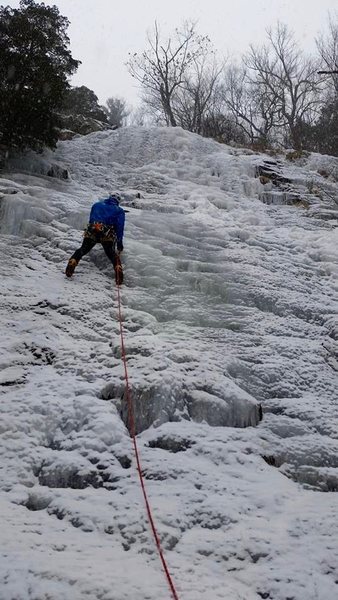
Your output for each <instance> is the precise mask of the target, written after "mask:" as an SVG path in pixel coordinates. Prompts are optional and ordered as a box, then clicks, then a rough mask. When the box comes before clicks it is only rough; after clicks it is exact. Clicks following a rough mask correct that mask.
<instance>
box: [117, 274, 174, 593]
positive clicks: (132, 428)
mask: <svg viewBox="0 0 338 600" xmlns="http://www.w3.org/2000/svg"><path fill="white" fill-rule="evenodd" d="M116 287H117V304H118V319H119V326H120V339H121V354H122V361H123V367H124V377H125V382H126V392H125V396H126V399H127V405H128V421H129V431H130V435H131V437H132V440H133V446H134V453H135V459H136V466H137V472H138V476H139V480H140V485H141V489H142V493H143V498H144V502H145V505H146V509H147V515H148V521H149V524H150V527H151V530H152V532H153V536H154V539H155V543H156V547H157V550H158V553H159V556H160V559H161V563H162V567H163V570H164V572H165V575H166V577H167V581H168V584H169V587H170V591H171V593H172V596H173V598H174V600H179V598H178V595H177V592H176V589H175V586H174V583H173V580H172V578H171V575H170V572H169V569H168V566H167V563H166V560H165V558H164V554H163V550H162V547H161V542H160V538H159V535H158V533H157V529H156V526H155V522H154V518H153V515H152V511H151V507H150V504H149V500H148V495H147V491H146V487H145V483H144V479H143V474H142V468H141V461H140V456H139V451H138V446H137V441H136V430H135V418H134V407H133V402H132V399H131V394H130V387H129V379H128V369H127V359H126V351H125V345H124V336H123V325H122V310H121V295H120V285H119V284H118V283H117V286H116Z"/></svg>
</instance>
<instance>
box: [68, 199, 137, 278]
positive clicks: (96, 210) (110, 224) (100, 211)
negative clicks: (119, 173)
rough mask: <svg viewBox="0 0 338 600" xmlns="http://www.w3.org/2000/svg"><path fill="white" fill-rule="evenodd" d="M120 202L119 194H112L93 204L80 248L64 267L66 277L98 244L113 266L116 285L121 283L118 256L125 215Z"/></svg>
mask: <svg viewBox="0 0 338 600" xmlns="http://www.w3.org/2000/svg"><path fill="white" fill-rule="evenodd" d="M120 200H121V196H120V194H118V193H117V192H114V193H113V194H109V197H108V198H105V199H104V200H99V201H98V202H95V204H93V206H92V208H91V211H90V216H89V223H88V225H87V227H86V229H85V231H84V240H83V242H82V246H81V248H78V250H76V251H75V252H74V254H73V255H72V256H71V257H70V259H69V261H68V264H67V267H66V275H67V277H71V276H72V275H73V273H74V270H75V267H76V266H77V265H78V264H79V262H80V260H81V258H82V257H83V256H84V255H85V254H87V253H88V252H90V250H91V249H92V248H94V246H95V244H98V243H100V244H102V246H103V249H104V251H105V253H106V255H107V256H108V258H109V260H111V262H112V263H113V265H114V270H115V280H116V283H117V284H118V285H120V284H121V283H122V282H123V271H122V265H121V261H120V257H119V254H120V252H122V251H123V232H124V220H125V214H124V210H123V208H121V207H120V206H119V204H120ZM115 247H116V249H115Z"/></svg>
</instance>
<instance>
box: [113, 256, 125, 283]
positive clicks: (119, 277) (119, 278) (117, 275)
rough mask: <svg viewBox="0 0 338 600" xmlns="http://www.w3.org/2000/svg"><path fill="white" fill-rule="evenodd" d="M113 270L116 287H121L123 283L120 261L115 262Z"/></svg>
mask: <svg viewBox="0 0 338 600" xmlns="http://www.w3.org/2000/svg"><path fill="white" fill-rule="evenodd" d="M114 270H115V282H116V285H121V284H122V283H123V269H122V265H121V261H120V259H119V258H118V259H117V261H116V264H115V266H114Z"/></svg>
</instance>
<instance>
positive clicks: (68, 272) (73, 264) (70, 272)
mask: <svg viewBox="0 0 338 600" xmlns="http://www.w3.org/2000/svg"><path fill="white" fill-rule="evenodd" d="M76 265H77V260H76V259H75V258H70V259H69V261H68V265H67V267H66V275H67V277H71V276H72V275H73V273H74V271H75V267H76Z"/></svg>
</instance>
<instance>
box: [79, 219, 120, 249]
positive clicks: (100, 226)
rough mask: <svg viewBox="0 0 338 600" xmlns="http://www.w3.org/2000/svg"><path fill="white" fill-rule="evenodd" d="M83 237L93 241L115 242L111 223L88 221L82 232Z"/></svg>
mask: <svg viewBox="0 0 338 600" xmlns="http://www.w3.org/2000/svg"><path fill="white" fill-rule="evenodd" d="M83 237H84V238H89V239H91V240H94V241H95V242H113V243H114V244H115V243H116V233H115V229H114V227H113V226H111V225H105V224H104V223H89V225H87V227H86V229H85V230H84V232H83Z"/></svg>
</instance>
